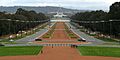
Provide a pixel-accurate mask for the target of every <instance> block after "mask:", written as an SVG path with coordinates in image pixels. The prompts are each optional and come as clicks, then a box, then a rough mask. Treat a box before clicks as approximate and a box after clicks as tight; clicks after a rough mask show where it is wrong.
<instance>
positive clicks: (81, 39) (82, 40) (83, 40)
mask: <svg viewBox="0 0 120 60" xmlns="http://www.w3.org/2000/svg"><path fill="white" fill-rule="evenodd" d="M78 41H80V42H86V39H84V38H79V39H78Z"/></svg>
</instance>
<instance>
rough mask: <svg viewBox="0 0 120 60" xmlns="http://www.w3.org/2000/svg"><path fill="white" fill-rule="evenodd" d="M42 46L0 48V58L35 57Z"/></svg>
mask: <svg viewBox="0 0 120 60" xmlns="http://www.w3.org/2000/svg"><path fill="white" fill-rule="evenodd" d="M41 49H42V46H18V47H17V46H16V47H0V56H17V55H37V54H38V53H39V52H40V50H41Z"/></svg>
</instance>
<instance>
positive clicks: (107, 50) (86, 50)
mask: <svg viewBox="0 0 120 60" xmlns="http://www.w3.org/2000/svg"><path fill="white" fill-rule="evenodd" d="M78 50H79V51H80V53H81V55H83V56H111V57H120V48H114V47H88V46H80V47H78Z"/></svg>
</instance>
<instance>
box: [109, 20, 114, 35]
mask: <svg viewBox="0 0 120 60" xmlns="http://www.w3.org/2000/svg"><path fill="white" fill-rule="evenodd" d="M109 21H110V37H111V35H112V21H113V20H109Z"/></svg>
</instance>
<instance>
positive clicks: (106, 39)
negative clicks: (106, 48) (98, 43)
mask: <svg viewBox="0 0 120 60" xmlns="http://www.w3.org/2000/svg"><path fill="white" fill-rule="evenodd" d="M98 39H100V40H103V41H105V42H118V41H116V40H114V39H111V38H102V37H99V38H98Z"/></svg>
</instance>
